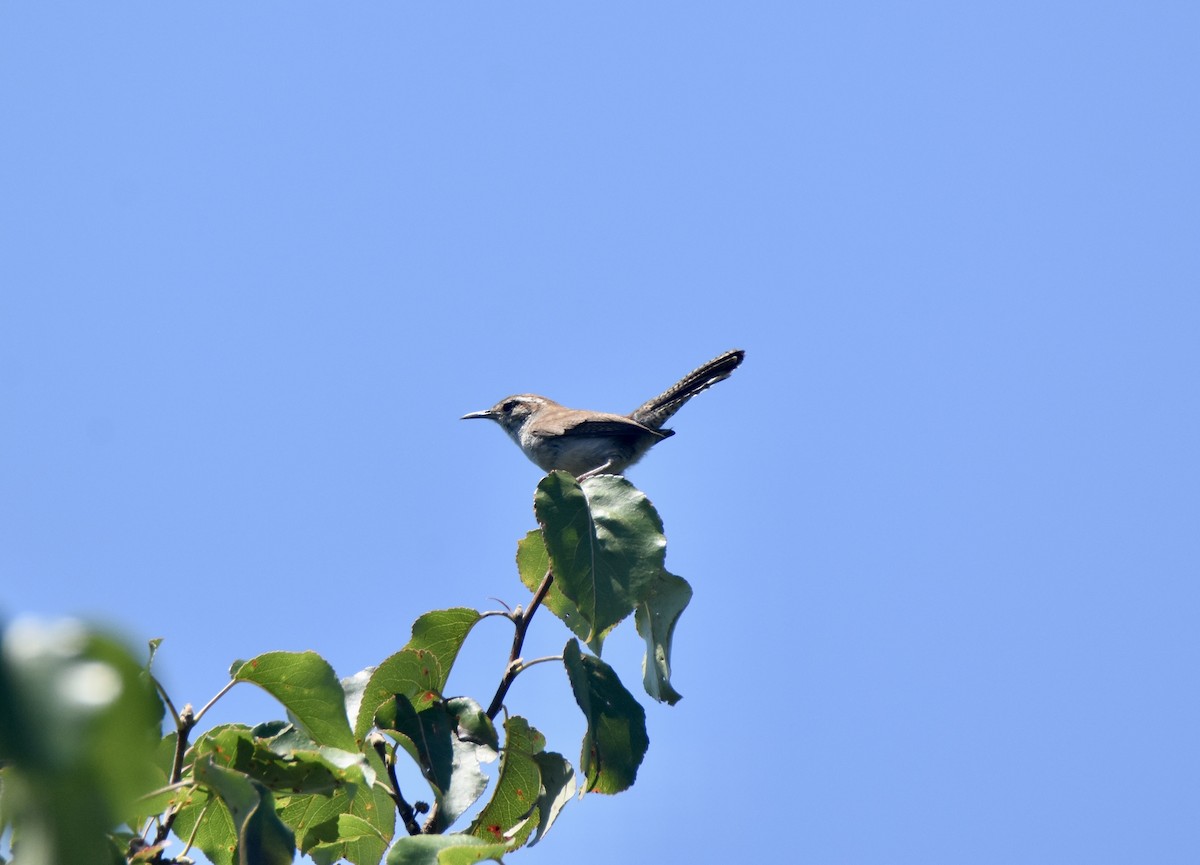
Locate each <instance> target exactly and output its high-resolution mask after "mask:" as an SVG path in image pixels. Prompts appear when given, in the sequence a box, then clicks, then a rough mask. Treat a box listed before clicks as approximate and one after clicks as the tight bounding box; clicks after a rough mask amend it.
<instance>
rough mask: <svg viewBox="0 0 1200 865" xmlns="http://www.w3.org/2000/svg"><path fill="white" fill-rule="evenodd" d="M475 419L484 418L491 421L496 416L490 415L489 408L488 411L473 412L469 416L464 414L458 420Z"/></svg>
mask: <svg viewBox="0 0 1200 865" xmlns="http://www.w3.org/2000/svg"><path fill="white" fill-rule="evenodd" d="M476 417H484V418H487V419H488V420H492V419H494V418H495V417H496V415H494V414H493V413H492V410H491V409H490V408H489V409H484V410H483V411H473V412H471V413H470V414H465V415H463V416H462V417H460V418H459V420H470V419H471V418H476Z"/></svg>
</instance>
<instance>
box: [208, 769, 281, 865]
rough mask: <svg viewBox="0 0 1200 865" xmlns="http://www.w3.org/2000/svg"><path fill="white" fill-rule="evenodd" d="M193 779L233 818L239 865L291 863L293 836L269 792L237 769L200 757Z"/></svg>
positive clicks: (279, 864)
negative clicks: (276, 811)
mask: <svg viewBox="0 0 1200 865" xmlns="http://www.w3.org/2000/svg"><path fill="white" fill-rule="evenodd" d="M193 771H194V772H195V775H196V780H197V781H198V782H200V783H201V784H204V785H205V786H206V787H208V788H209V789H210V790H212V791H213V792H214V793H216V794H217V795H218V796H219V797H220V798H221V801H222V802H224V803H225V806H226V807H227V808H228V809H229V814H230V816H231V817H232V818H233V824H234V828H235V830H236V832H237V848H238V863H239V865H292V860H293V858H294V857H295V854H296V839H295V836H294V835H293V834H292V830H291V829H290V828H288V827H287V826H286V825H285V824H284V823H283V821H281V820H280V819H279V816H278V815H277V814H276V813H275V800H274V798H273V797H272V796H271V791H270V790H268V789H267V788H266V787H264V786H263V785H262V784H260V783H259V782H258V781H255V780H253V779H252V778H248V777H247V776H245V775H243V774H242V773H241V772H236V771H234V770H233V769H226V768H225V767H224V766H220V765H218V764H216V763H214V762H213V761H212V758H211V757H203V758H200V759H198V760H197V761H196V764H195V766H194V767H193Z"/></svg>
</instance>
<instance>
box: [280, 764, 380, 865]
mask: <svg viewBox="0 0 1200 865" xmlns="http://www.w3.org/2000/svg"><path fill="white" fill-rule="evenodd" d="M367 758H368V760H369V761H370V762H371V766H372V768H373V769H374V770H375V771H376V772H377V773H378V772H382V771H383V765H382V763H380V761H379V758H378V757H377V756H376V755H375V754H374V753H373V752H370V753H368V754H367ZM281 803H282V804H283V807H282V808H280V810H279V817H280V819H281V820H283V822H284V823H286V824H287V825H289V826H291V827H292V829H293V830H294V831H295V833H296V837H297V838H299V839H301V840H300V852H302V853H307V854H309V855H310V856H311V857H312V859H313V860H314V861H315V862H317V863H318V865H332V863H334V862H337V861H338V860H340V859H346V860H349V861H350V862H353V863H355V865H378V863H379V860H380V859H381V858H382V857H383V854H384V852H385V851H386V850H387V845H388V844H389V843H390V842H391V838H392V835H393V833H394V831H395V827H396V809H395V807H394V806H393V804H392V800H391V798H390V797H389V796H388V795H387V792H386V791H385V790H383V789H382V788H381V787H379V786H374V787H371V788H369V789H366V790H363V789H359V790H357V791H356V792H355V795H353V796H351V795H350V788H343V789H340V790H337V791H335V792H334V793H333V794H332V795H301V796H289V797H286V799H283V798H282V797H281ZM346 814H350V815H353V816H354V817H357V818H359V819H361V820H363V821H365V822H367V823H369V824H370V825H371V826H372V827H374V829H375V830H376V831H375V832H374V833H363V834H361V835H359V834H357V833H355V835H354V837H352V838H346V837H342V835H341V828H340V827H341V818H342V816H343V815H346ZM382 839H386V840H382Z"/></svg>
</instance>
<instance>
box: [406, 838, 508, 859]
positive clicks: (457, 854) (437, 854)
mask: <svg viewBox="0 0 1200 865" xmlns="http://www.w3.org/2000/svg"><path fill="white" fill-rule="evenodd" d="M508 850H509V845H507V844H492V843H488V842H487V841H484V840H482V839H480V838H475V837H473V836H471V835H412V836H410V837H407V838H401V839H400V840H399V841H397V842H396V843H395V845H394V846H393V847H392V849H391V851H390V852H389V853H388V857H387V865H472V863H475V862H484V861H489V860H490V861H495V862H502V861H504V860H502V859H501V858H500V857H501V855H503V854H504V853H507V852H508Z"/></svg>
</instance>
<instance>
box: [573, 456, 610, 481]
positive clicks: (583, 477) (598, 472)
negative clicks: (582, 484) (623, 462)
mask: <svg viewBox="0 0 1200 865" xmlns="http://www.w3.org/2000/svg"><path fill="white" fill-rule="evenodd" d="M611 466H612V460H608V461H606V462H605V463H604V465H602V466H596V467H595V468H594V469H588V470H587V471H586V472H584V473H583V474H581V475H580V476H579V477H577V478H575V480H577V481H585V480H587V479H588V478H594V477H595V476H596V475H602V474H604V473H605V472H606V471H608V469H609V468H610V467H611Z"/></svg>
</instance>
